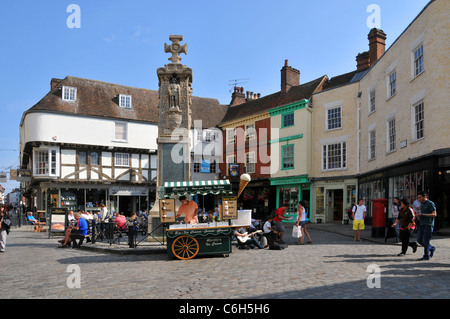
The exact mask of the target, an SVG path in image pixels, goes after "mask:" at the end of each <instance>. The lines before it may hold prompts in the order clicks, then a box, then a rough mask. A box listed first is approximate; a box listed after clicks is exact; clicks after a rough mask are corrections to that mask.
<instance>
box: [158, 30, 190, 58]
mask: <svg viewBox="0 0 450 319" xmlns="http://www.w3.org/2000/svg"><path fill="white" fill-rule="evenodd" d="M169 40H170V41H172V44H171V45H167V44H166V43H164V51H165V52H166V53H172V56H171V57H170V58H169V60H170V61H172V63H180V61H181V58H180V54H181V53H184V54H187V44H185V45H180V41H182V40H183V36H182V35H171V36H169Z"/></svg>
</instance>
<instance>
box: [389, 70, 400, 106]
mask: <svg viewBox="0 0 450 319" xmlns="http://www.w3.org/2000/svg"><path fill="white" fill-rule="evenodd" d="M394 75H395V79H394V80H392V77H393V76H394ZM387 89H388V92H387V96H388V99H390V98H391V97H393V96H394V95H396V94H397V92H398V86H397V69H394V70H393V71H392V72H390V73H389V74H388V75H387Z"/></svg>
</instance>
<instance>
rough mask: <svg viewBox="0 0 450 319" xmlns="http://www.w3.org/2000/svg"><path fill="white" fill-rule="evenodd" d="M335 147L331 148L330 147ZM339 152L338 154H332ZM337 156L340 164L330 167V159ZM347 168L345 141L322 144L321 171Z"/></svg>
mask: <svg viewBox="0 0 450 319" xmlns="http://www.w3.org/2000/svg"><path fill="white" fill-rule="evenodd" d="M333 147H334V148H335V149H332V148H333ZM332 152H340V154H332ZM337 156H339V157H340V158H339V161H340V166H335V167H331V164H332V163H335V162H331V161H330V159H331V158H332V157H337ZM345 169H347V141H342V142H333V143H328V144H322V171H338V170H345Z"/></svg>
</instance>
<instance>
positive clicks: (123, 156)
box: [114, 153, 130, 167]
mask: <svg viewBox="0 0 450 319" xmlns="http://www.w3.org/2000/svg"><path fill="white" fill-rule="evenodd" d="M114 166H118V167H130V154H129V153H114Z"/></svg>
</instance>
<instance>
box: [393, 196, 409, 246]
mask: <svg viewBox="0 0 450 319" xmlns="http://www.w3.org/2000/svg"><path fill="white" fill-rule="evenodd" d="M400 206H401V204H400V198H398V197H395V198H394V203H393V204H392V207H391V209H392V224H395V225H396V226H395V227H393V228H394V230H395V237H396V239H397V243H398V242H399V240H400V224H401V223H396V221H397V219H398V213H399V210H400ZM413 216H414V215H413Z"/></svg>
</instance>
